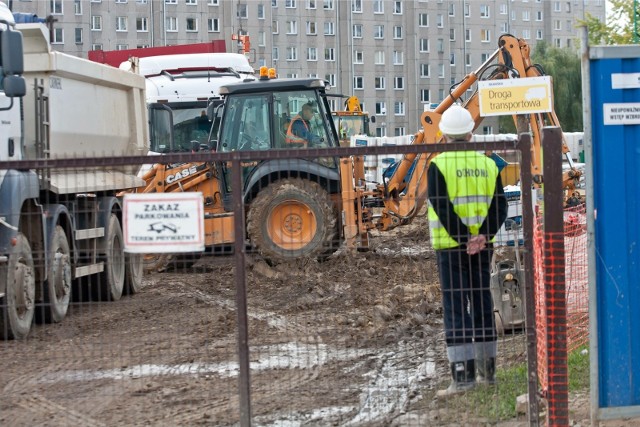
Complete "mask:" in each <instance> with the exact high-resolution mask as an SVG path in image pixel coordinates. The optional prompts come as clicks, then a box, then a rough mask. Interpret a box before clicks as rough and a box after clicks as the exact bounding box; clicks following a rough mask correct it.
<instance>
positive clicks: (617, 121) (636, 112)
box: [602, 102, 640, 125]
mask: <svg viewBox="0 0 640 427" xmlns="http://www.w3.org/2000/svg"><path fill="white" fill-rule="evenodd" d="M602 108H603V109H604V124H605V125H637V124H640V102H625V103H617V104H604V105H603V107H602Z"/></svg>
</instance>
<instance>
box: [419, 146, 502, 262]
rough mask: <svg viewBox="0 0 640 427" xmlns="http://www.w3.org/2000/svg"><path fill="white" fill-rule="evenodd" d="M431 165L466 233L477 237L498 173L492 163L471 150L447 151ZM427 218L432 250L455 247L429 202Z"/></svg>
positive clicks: (456, 243)
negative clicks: (438, 172) (441, 176)
mask: <svg viewBox="0 0 640 427" xmlns="http://www.w3.org/2000/svg"><path fill="white" fill-rule="evenodd" d="M432 163H435V164H436V166H437V167H438V169H439V170H440V173H442V175H443V176H444V180H445V182H446V184H447V196H448V197H449V200H450V201H451V203H452V204H453V210H454V211H455V213H456V214H457V215H458V216H459V217H460V220H461V221H462V223H463V224H465V225H466V226H467V227H468V228H469V233H470V234H471V235H477V234H478V231H479V230H480V226H482V223H483V222H484V220H485V218H486V217H487V213H488V212H489V206H491V200H492V199H493V194H494V192H495V189H496V179H497V178H498V173H499V172H498V167H497V166H496V164H495V162H494V161H493V160H492V159H490V158H489V157H487V156H485V155H484V154H479V153H476V152H475V151H456V152H454V151H450V152H446V153H442V154H440V155H438V156H437V157H436V158H435V159H434V160H432ZM431 185H433V184H431ZM442 196H444V194H443V195H442ZM427 218H428V220H429V228H430V229H431V233H430V234H431V244H432V245H433V248H434V249H436V250H438V249H450V248H455V247H457V246H459V245H458V242H457V241H456V240H455V239H453V238H452V237H451V236H450V235H449V233H447V230H446V229H445V228H444V226H443V225H442V223H441V222H440V218H439V217H438V215H437V214H436V211H435V210H434V209H433V206H431V203H429V208H428V210H427Z"/></svg>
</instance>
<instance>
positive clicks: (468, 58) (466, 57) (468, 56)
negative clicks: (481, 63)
mask: <svg viewBox="0 0 640 427" xmlns="http://www.w3.org/2000/svg"><path fill="white" fill-rule="evenodd" d="M464 65H465V66H467V67H471V54H470V53H467V54H465V55H464Z"/></svg>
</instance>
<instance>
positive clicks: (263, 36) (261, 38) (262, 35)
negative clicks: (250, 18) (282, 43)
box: [258, 31, 267, 47]
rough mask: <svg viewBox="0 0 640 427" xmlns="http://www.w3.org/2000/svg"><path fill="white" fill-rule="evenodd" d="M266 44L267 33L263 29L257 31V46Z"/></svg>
mask: <svg viewBox="0 0 640 427" xmlns="http://www.w3.org/2000/svg"><path fill="white" fill-rule="evenodd" d="M266 44H267V33H265V32H264V31H258V46H262V47H264V46H266Z"/></svg>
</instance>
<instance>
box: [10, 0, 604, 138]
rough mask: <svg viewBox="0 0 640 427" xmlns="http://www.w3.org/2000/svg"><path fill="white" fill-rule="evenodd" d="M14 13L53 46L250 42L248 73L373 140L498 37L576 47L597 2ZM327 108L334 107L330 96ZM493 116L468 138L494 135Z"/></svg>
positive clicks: (356, 0)
mask: <svg viewBox="0 0 640 427" xmlns="http://www.w3.org/2000/svg"><path fill="white" fill-rule="evenodd" d="M8 3H9V6H10V7H11V8H12V10H13V11H14V12H27V13H35V14H37V15H38V16H39V17H46V16H49V15H51V16H52V18H53V19H54V20H55V21H54V22H53V29H52V44H53V46H54V48H55V49H57V50H60V51H63V52H66V53H69V54H73V55H77V56H80V57H85V58H86V57H87V54H88V52H89V51H90V50H97V49H102V50H121V49H131V48H139V47H149V46H165V45H177V44H185V43H199V42H203V41H209V40H220V39H222V40H225V41H226V46H227V50H228V51H232V52H235V51H239V50H241V49H242V48H241V47H240V46H239V45H238V43H237V41H233V40H232V35H249V38H250V42H251V46H250V48H249V51H248V52H245V53H246V54H247V55H248V56H249V59H250V61H251V63H252V64H253V65H254V67H255V68H256V69H257V68H258V67H260V66H262V65H267V66H269V67H275V68H276V69H277V70H278V74H279V75H280V76H281V77H321V78H324V79H326V80H328V81H329V82H330V83H331V85H332V86H334V87H335V89H333V90H332V92H333V93H336V94H345V95H356V96H358V98H359V99H360V101H361V102H362V104H363V107H364V109H365V110H366V111H368V112H369V113H370V114H371V115H375V116H376V123H375V124H373V125H372V129H373V132H375V134H376V135H377V136H399V135H405V134H412V133H414V132H416V130H418V128H419V123H420V115H421V113H422V112H423V111H424V109H425V107H428V106H429V105H430V104H434V103H436V104H437V103H438V102H440V101H441V100H443V99H444V97H445V96H446V95H447V94H448V92H449V90H450V87H451V86H452V85H455V84H456V83H457V82H460V81H461V80H462V79H463V78H464V77H465V76H466V75H467V74H468V73H470V72H473V71H475V70H476V69H477V68H478V67H479V66H480V65H481V64H482V63H484V62H485V61H486V60H487V59H488V58H490V57H491V55H492V54H493V52H494V51H495V50H496V49H497V43H498V38H499V37H500V35H502V34H512V35H514V36H516V37H519V38H522V39H524V40H525V41H527V42H528V43H529V44H530V45H531V48H532V49H533V47H534V46H535V44H536V43H537V42H539V41H541V40H544V41H546V42H548V43H549V44H551V45H552V46H556V47H561V48H565V47H566V48H574V49H575V48H577V47H578V46H577V38H578V35H577V33H578V32H577V29H576V25H577V24H578V21H579V20H580V19H583V18H584V17H585V16H586V14H587V13H589V14H591V15H593V16H595V17H598V18H600V19H601V20H603V21H604V19H605V1H604V0H237V1H236V0H47V1H43V0H13V1H9V2H8ZM332 103H333V108H337V109H340V108H342V104H341V101H340V100H339V99H338V98H334V99H333V101H332ZM496 123H497V121H496V119H492V120H486V121H484V122H483V123H482V125H481V129H478V131H477V132H478V133H497V132H498V129H497V124H496Z"/></svg>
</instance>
